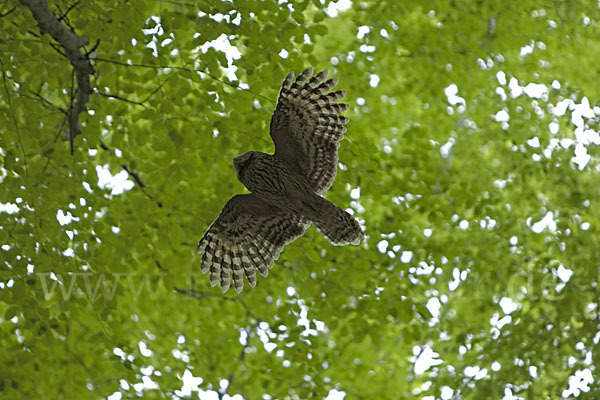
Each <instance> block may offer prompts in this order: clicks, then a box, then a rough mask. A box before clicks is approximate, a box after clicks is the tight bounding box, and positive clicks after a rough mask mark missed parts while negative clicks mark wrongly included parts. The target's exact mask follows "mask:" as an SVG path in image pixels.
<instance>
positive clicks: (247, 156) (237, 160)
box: [233, 151, 256, 180]
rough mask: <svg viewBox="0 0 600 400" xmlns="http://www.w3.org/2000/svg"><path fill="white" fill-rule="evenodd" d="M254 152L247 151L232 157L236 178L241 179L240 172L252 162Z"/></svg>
mask: <svg viewBox="0 0 600 400" xmlns="http://www.w3.org/2000/svg"><path fill="white" fill-rule="evenodd" d="M255 154H256V151H249V152H247V153H244V154H242V155H241V156H237V157H233V168H234V169H235V173H236V174H237V177H238V179H240V180H241V175H242V173H243V172H244V171H245V170H246V168H248V166H249V165H250V164H251V163H252V160H253V159H254V156H255Z"/></svg>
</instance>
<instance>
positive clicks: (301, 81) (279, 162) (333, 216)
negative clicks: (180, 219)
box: [197, 68, 363, 293]
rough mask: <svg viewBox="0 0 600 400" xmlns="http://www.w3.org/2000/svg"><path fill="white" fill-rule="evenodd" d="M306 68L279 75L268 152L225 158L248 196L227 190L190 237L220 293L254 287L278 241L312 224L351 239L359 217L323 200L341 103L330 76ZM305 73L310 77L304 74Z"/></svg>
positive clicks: (333, 165)
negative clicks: (215, 212)
mask: <svg viewBox="0 0 600 400" xmlns="http://www.w3.org/2000/svg"><path fill="white" fill-rule="evenodd" d="M312 75H313V69H312V68H309V69H307V70H305V71H304V72H302V73H301V74H300V75H299V76H298V78H296V80H295V81H294V73H293V72H291V73H290V74H289V75H288V76H287V77H286V78H285V80H284V81H283V84H282V86H281V90H280V92H279V97H278V99H277V106H276V107H275V111H274V112H273V116H272V117H271V126H270V135H271V138H272V139H273V143H274V144H275V153H274V154H265V153H261V152H257V151H249V152H247V153H245V154H242V155H241V156H238V157H235V158H234V159H233V167H234V169H235V172H236V174H237V178H238V180H239V181H240V182H241V183H242V184H243V185H244V186H245V187H246V188H247V189H248V190H249V191H250V194H238V195H236V196H233V197H232V198H231V199H230V200H229V201H228V202H227V204H225V207H223V210H222V211H221V213H220V215H219V216H218V218H217V219H216V220H215V221H214V222H213V223H212V224H211V225H210V227H209V228H208V229H207V231H206V232H205V233H204V235H203V236H202V238H201V239H200V242H199V243H198V247H197V252H198V254H202V261H201V264H202V266H201V271H202V272H203V273H206V272H210V275H209V279H210V284H211V286H215V285H217V284H218V283H220V284H221V289H222V290H223V292H226V291H227V290H228V289H229V287H230V286H231V278H232V277H233V287H234V288H235V290H236V292H238V293H239V292H241V291H242V289H243V287H244V276H245V277H246V280H247V281H248V284H249V285H250V286H251V287H254V286H255V285H256V271H258V273H259V274H261V275H262V276H264V277H266V276H267V274H268V272H269V268H271V267H272V266H273V263H274V261H275V260H277V259H278V258H279V255H280V254H281V251H282V250H283V248H284V246H285V245H286V244H288V243H290V242H292V241H293V240H295V239H297V238H298V237H299V236H302V235H303V234H304V232H305V231H306V229H307V228H308V227H309V226H310V224H313V225H314V226H315V227H316V228H317V230H319V232H321V234H323V236H324V237H325V238H326V239H327V240H328V241H329V242H331V243H332V244H333V245H345V244H350V243H352V244H358V243H360V240H361V239H362V237H363V232H362V230H361V228H360V225H359V223H358V222H357V221H356V220H355V219H354V217H352V215H350V214H348V213H347V212H346V211H344V210H342V209H341V208H339V207H338V206H336V205H335V204H333V203H331V202H330V201H328V200H326V199H324V198H323V195H324V194H325V192H327V190H328V189H329V188H330V187H331V184H332V183H333V180H334V178H335V175H336V171H337V163H338V154H337V149H338V147H339V145H340V141H341V140H342V138H343V136H344V133H345V132H346V126H345V125H346V123H347V122H348V118H346V117H344V116H342V115H340V113H341V112H343V111H345V110H347V109H348V104H344V103H336V101H338V100H339V99H341V98H342V97H344V95H345V92H344V91H343V90H337V91H331V89H333V88H334V87H335V85H336V84H337V79H336V78H333V79H328V80H327V70H325V71H322V72H319V73H318V74H316V75H315V76H312ZM311 76H312V78H311Z"/></svg>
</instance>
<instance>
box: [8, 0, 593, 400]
mask: <svg viewBox="0 0 600 400" xmlns="http://www.w3.org/2000/svg"><path fill="white" fill-rule="evenodd" d="M23 3H25V2H23ZM41 3H43V2H41ZM278 3H281V4H278ZM594 3H595V2H589V1H584V0H578V1H575V0H573V1H570V2H566V1H562V2H561V1H553V2H540V1H538V0H522V1H519V2H504V1H466V0H457V1H452V2H446V1H433V2H431V1H411V2H408V1H404V2H403V1H393V0H387V1H383V0H382V1H356V2H354V4H353V5H352V7H351V8H350V9H348V10H345V11H340V12H339V14H338V15H337V16H335V17H333V16H330V14H327V13H326V12H325V10H326V9H328V7H330V6H331V4H332V3H329V2H328V1H327V2H326V4H321V2H319V1H308V0H305V1H298V2H293V4H292V3H287V2H285V1H280V2H273V1H257V0H246V1H234V2H228V1H222V2H219V1H212V2H202V3H198V4H196V3H194V2H185V1H148V0H136V1H135V2H123V1H116V0H112V1H110V0H108V1H106V0H103V1H99V0H91V1H88V2H83V3H81V2H74V1H71V0H68V1H64V0H58V1H54V2H51V3H50V4H49V6H50V8H51V9H52V10H53V11H54V12H55V13H56V15H58V16H59V17H60V16H62V18H61V19H60V22H61V23H62V24H64V25H65V26H67V27H68V28H70V29H72V30H74V31H75V33H77V34H78V35H82V36H86V37H87V38H88V39H89V44H88V45H87V46H86V47H85V49H82V50H81V51H82V54H84V53H85V51H90V50H92V48H93V47H94V45H96V44H97V47H95V49H93V52H92V53H91V54H90V55H89V56H90V58H91V63H92V65H93V67H94V69H95V73H94V74H93V75H92V76H91V85H92V88H93V89H94V92H93V93H92V94H91V97H90V99H89V102H88V103H87V109H88V111H87V112H84V113H81V114H80V115H79V123H80V124H81V134H79V135H77V136H75V137H74V140H73V148H72V151H71V146H70V143H69V141H68V140H65V139H66V137H67V133H68V132H69V121H68V120H67V118H66V116H67V115H68V113H69V112H70V110H72V107H73V101H74V100H73V96H74V95H75V94H76V91H77V80H76V79H75V78H76V77H75V74H74V71H73V67H72V65H71V64H70V62H69V60H68V59H67V58H66V57H65V56H64V55H63V54H62V53H63V48H62V47H61V44H60V43H58V42H57V41H56V40H55V39H52V38H51V37H50V35H48V34H45V35H42V34H41V33H40V30H39V28H38V25H37V22H36V20H35V19H34V17H33V16H32V12H31V10H30V9H29V8H28V7H26V6H25V5H23V4H22V3H20V2H17V1H16V0H8V1H3V2H0V15H2V18H0V31H1V32H2V36H1V38H0V61H1V68H2V77H1V78H2V82H1V84H0V93H1V94H0V119H1V121H0V166H1V167H2V169H1V170H0V171H1V176H2V178H1V184H0V203H2V204H3V205H4V206H3V208H2V209H3V210H4V211H3V212H0V245H1V250H0V260H1V263H0V348H2V349H3V351H2V352H0V365H2V368H1V369H0V395H1V396H2V397H4V398H24V397H25V396H27V397H35V398H80V399H85V398H102V397H108V396H111V399H114V398H119V396H118V395H115V393H121V394H122V397H123V398H132V397H135V396H144V397H149V398H154V397H157V398H158V397H162V398H164V397H173V396H181V397H184V396H186V395H189V393H190V387H189V382H190V381H191V380H190V379H187V380H186V387H183V382H182V378H183V377H184V376H186V377H187V378H189V377H191V375H193V376H196V377H200V378H201V380H196V381H195V382H196V384H198V387H194V391H196V390H202V391H210V390H212V391H218V394H219V396H220V397H221V398H228V397H227V395H231V396H233V395H234V394H239V395H241V396H243V398H246V399H258V398H265V399H267V398H281V399H284V398H323V397H325V396H327V394H328V393H330V391H331V390H332V389H336V390H339V391H343V392H345V393H346V397H345V398H346V399H354V398H364V399H372V398H378V399H403V398H413V397H418V398H427V399H434V398H435V399H439V398H441V399H450V398H455V399H459V398H463V399H481V398H503V396H505V397H504V398H507V399H508V398H513V397H510V396H511V395H514V396H520V397H519V398H532V399H533V398H535V399H556V398H560V397H561V396H563V397H568V396H579V398H586V399H597V398H600V386H598V380H599V376H598V367H597V361H595V360H593V359H592V351H593V350H592V349H595V350H596V351H597V349H598V342H599V340H600V333H599V322H598V316H599V310H598V298H599V296H600V292H599V289H598V275H599V273H600V264H599V261H598V260H600V250H599V249H600V240H599V239H598V238H599V236H598V234H599V227H600V219H599V217H598V216H599V215H600V213H599V210H600V209H599V207H600V198H599V196H600V192H599V191H600V189H599V188H600V184H599V179H598V172H599V170H600V166H599V165H600V164H599V163H598V147H597V145H598V144H599V143H600V139H599V137H598V134H597V132H596V131H597V130H598V115H599V114H600V109H599V108H598V107H593V104H595V103H596V102H597V101H598V98H599V96H600V92H599V91H600V86H598V85H597V76H598V72H599V71H598V63H597V59H596V55H597V54H598V52H597V51H596V50H599V46H600V44H599V42H598V40H597V38H598V34H599V29H598V23H599V11H598V7H597V5H596V4H594ZM359 27H363V28H359ZM357 33H359V34H358V35H357ZM222 35H225V36H222ZM224 37H226V38H228V39H229V43H230V44H231V45H233V46H236V47H237V49H238V51H239V56H237V55H235V53H234V54H233V56H234V57H235V58H232V54H231V53H230V54H229V55H228V54H226V53H225V52H224V51H222V50H219V49H215V48H214V47H210V46H209V45H207V43H209V42H211V41H213V40H215V39H218V38H221V39H220V41H221V42H223V38H224ZM282 49H285V50H286V51H285V52H282ZM228 57H229V58H228ZM308 66H314V67H315V69H317V70H319V69H324V68H329V69H330V71H331V74H332V75H334V76H336V77H338V78H339V80H340V84H339V87H340V88H342V89H347V91H348V95H347V101H348V102H350V103H351V105H352V107H351V109H350V111H349V112H347V115H348V116H349V117H350V120H351V122H350V124H349V130H348V133H347V135H346V139H345V140H344V141H343V142H342V146H341V147H340V160H341V162H342V165H341V166H340V168H339V171H338V176H337V178H336V181H335V183H334V185H333V188H332V189H331V191H330V192H329V193H328V195H327V197H328V198H329V199H331V200H333V201H334V202H335V203H336V204H340V205H345V206H346V207H351V208H352V209H353V210H354V211H355V215H357V217H359V218H360V219H361V221H363V224H364V226H365V228H366V233H367V235H368V240H366V241H365V242H363V244H361V245H360V246H356V247H354V246H348V247H343V248H338V247H332V246H330V245H329V244H328V243H327V242H326V241H325V240H324V239H323V238H322V237H321V236H320V235H319V234H318V232H317V231H316V230H315V229H314V228H311V229H310V230H309V231H308V232H307V234H306V235H305V236H304V237H303V238H300V239H298V240H297V241H296V242H294V243H292V244H291V245H289V246H288V247H287V248H286V250H285V251H284V252H283V254H282V256H281V258H280V260H279V261H278V262H277V263H276V265H275V266H274V268H273V269H272V271H271V273H270V276H269V277H268V278H267V279H259V282H258V285H257V287H256V288H255V289H252V290H249V289H248V288H247V289H246V290H245V291H244V292H242V294H241V295H239V296H237V295H235V293H232V292H233V291H230V292H228V293H227V294H225V295H222V294H221V293H220V291H219V289H218V288H210V286H209V284H208V278H207V276H203V275H201V274H200V273H199V262H200V260H199V257H198V256H197V255H196V254H195V245H196V243H197V240H198V239H199V238H200V237H201V235H202V233H203V232H204V230H205V229H206V228H207V227H208V225H209V224H210V223H211V222H212V220H213V219H214V218H215V217H216V216H217V215H218V213H219V210H220V209H221V207H222V206H223V205H224V204H225V202H226V201H227V199H229V198H230V197H231V196H232V195H233V194H236V193H241V192H242V191H243V190H244V189H243V187H242V185H241V184H240V183H239V182H238V181H237V179H236V177H235V174H234V172H233V169H232V167H231V158H232V157H233V156H236V155H238V154H241V153H243V152H245V151H248V150H259V151H271V150H272V143H271V141H270V138H269V137H268V123H269V118H270V113H271V111H272V109H273V107H274V105H275V100H276V96H277V91H278V88H279V85H280V83H281V81H282V80H283V78H284V77H285V75H286V74H287V73H288V72H289V71H292V70H293V71H296V72H300V71H301V70H302V69H304V68H305V67H308ZM228 68H229V69H228ZM236 68H237V69H236ZM232 70H235V76H236V79H234V78H233V77H232V75H231V71H232ZM228 71H229V72H228ZM228 73H229V75H228ZM536 85H538V86H536ZM524 88H525V89H524ZM534 89H538V91H535V90H534ZM588 99H589V100H588ZM590 102H591V103H592V106H590V105H589V103H590ZM576 104H579V105H580V106H579V107H575V105H576ZM565 107H567V108H566V109H565ZM536 138H537V139H536ZM586 154H587V155H589V160H587V161H586V162H582V161H581V160H582V159H585V157H586ZM575 155H577V156H578V157H577V158H574V156H575ZM106 169H108V170H109V171H110V173H111V174H112V175H113V176H114V175H116V176H117V178H123V179H124V178H125V177H128V181H127V182H126V190H125V191H121V190H119V189H118V188H114V189H113V188H111V187H110V186H107V185H106V184H104V179H105V178H104V175H105V174H106ZM99 178H102V179H101V181H100V182H99ZM358 189H360V191H359V190H358ZM351 194H352V196H351ZM358 194H360V196H358ZM544 224H546V225H545V226H546V227H545V228H544ZM569 274H571V275H569ZM52 290H53V292H51V291H52ZM427 357H430V358H431V357H433V365H429V364H423V361H424V360H425V359H426V358H427ZM424 365H425V366H424ZM588 377H591V378H592V380H593V383H592V382H589V381H587V379H588ZM586 382H587V383H586ZM577 387H580V388H581V387H582V388H583V391H579V389H577ZM586 390H587V391H586ZM192 396H197V394H193V395H192Z"/></svg>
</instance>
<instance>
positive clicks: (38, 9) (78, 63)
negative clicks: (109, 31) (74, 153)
mask: <svg viewBox="0 0 600 400" xmlns="http://www.w3.org/2000/svg"><path fill="white" fill-rule="evenodd" d="M21 4H23V5H24V6H26V7H28V8H29V9H30V10H31V13H32V14H33V18H34V19H35V20H36V21H37V23H38V27H39V29H40V33H41V34H42V35H43V34H45V33H48V34H50V36H52V38H53V39H54V40H56V41H57V42H58V43H60V45H61V46H62V48H63V49H64V50H65V52H64V55H65V57H66V58H67V59H68V60H69V62H70V63H71V65H72V66H73V69H74V70H75V77H76V80H77V92H76V93H75V101H73V103H72V105H71V109H70V110H69V141H70V142H71V145H72V143H73V139H74V138H75V136H77V135H78V134H80V133H81V129H80V126H79V114H81V113H82V112H84V111H85V110H86V104H87V102H88V101H89V99H90V94H91V93H92V86H91V84H90V75H91V74H93V73H95V70H94V67H93V66H92V64H91V62H90V60H89V58H88V57H86V56H85V55H83V54H82V53H81V51H80V50H79V49H80V48H81V47H83V46H85V45H87V44H88V43H89V40H88V38H87V37H85V36H80V35H77V34H76V33H74V32H72V31H70V30H69V29H67V27H66V26H65V25H63V24H62V23H61V22H60V21H59V19H58V18H57V17H56V14H54V12H52V10H50V7H48V4H47V3H46V2H45V1H44V0H21Z"/></svg>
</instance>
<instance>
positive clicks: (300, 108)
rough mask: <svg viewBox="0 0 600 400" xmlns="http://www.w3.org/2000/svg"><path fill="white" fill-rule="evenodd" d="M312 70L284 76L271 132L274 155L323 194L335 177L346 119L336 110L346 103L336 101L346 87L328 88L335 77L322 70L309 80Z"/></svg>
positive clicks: (335, 82) (343, 106)
mask: <svg viewBox="0 0 600 400" xmlns="http://www.w3.org/2000/svg"><path fill="white" fill-rule="evenodd" d="M312 74H313V69H312V68H309V69H307V70H305V71H304V72H302V73H301V74H300V75H299V76H298V78H296V80H295V81H294V83H292V79H294V73H293V72H291V73H290V74H289V75H288V76H287V77H286V78H285V80H284V81H283V85H282V86H281V90H280V92H279V98H278V99H277V106H276V107H275V111H274V112H273V116H272V117H271V128H270V133H271V138H272V139H273V142H274V143H275V156H276V157H277V158H279V159H280V160H283V161H284V162H286V163H287V164H288V165H289V166H290V167H291V168H293V169H294V170H295V171H296V172H298V173H300V174H301V175H303V176H305V177H306V178H307V179H308V180H309V181H310V183H311V186H312V188H313V190H314V191H315V193H317V194H319V195H323V194H325V192H327V190H328V189H329V188H330V187H331V184H332V183H333V180H334V179H335V174H336V172H337V162H338V154H337V149H338V147H339V145H340V140H342V138H343V137H344V133H345V132H346V125H345V124H346V123H347V122H348V118H346V117H344V116H342V115H339V114H340V113H341V112H343V111H345V110H347V109H348V107H349V106H348V104H344V103H335V102H336V101H338V100H339V99H341V98H342V97H344V96H345V94H346V92H345V91H343V90H336V91H334V92H329V91H330V90H331V89H333V87H334V86H335V85H336V84H337V78H333V79H329V80H325V79H326V78H327V70H325V71H322V72H319V73H318V74H317V75H315V76H314V77H312V78H311V79H310V80H309V78H310V76H311V75H312ZM327 92H329V93H327Z"/></svg>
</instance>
